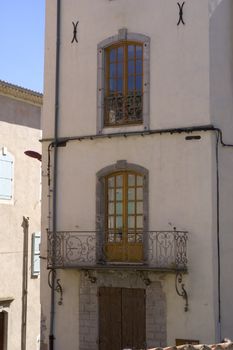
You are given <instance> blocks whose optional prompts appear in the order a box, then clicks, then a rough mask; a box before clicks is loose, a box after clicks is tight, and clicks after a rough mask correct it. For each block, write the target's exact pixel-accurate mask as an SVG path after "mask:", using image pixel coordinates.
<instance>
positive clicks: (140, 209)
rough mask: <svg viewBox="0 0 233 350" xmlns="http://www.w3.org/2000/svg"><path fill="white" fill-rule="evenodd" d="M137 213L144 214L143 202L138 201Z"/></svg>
mask: <svg viewBox="0 0 233 350" xmlns="http://www.w3.org/2000/svg"><path fill="white" fill-rule="evenodd" d="M137 214H143V202H137Z"/></svg>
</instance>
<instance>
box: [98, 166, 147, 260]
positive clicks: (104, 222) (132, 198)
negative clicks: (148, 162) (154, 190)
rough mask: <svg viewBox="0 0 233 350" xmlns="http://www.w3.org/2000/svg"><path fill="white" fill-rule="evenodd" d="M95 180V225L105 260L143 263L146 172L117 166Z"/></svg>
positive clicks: (135, 168)
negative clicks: (96, 223) (96, 197)
mask: <svg viewBox="0 0 233 350" xmlns="http://www.w3.org/2000/svg"><path fill="white" fill-rule="evenodd" d="M97 176H98V178H99V192H98V193H99V195H98V196H99V198H98V202H97V222H98V231H99V232H100V235H102V238H101V241H102V245H103V246H104V252H105V257H106V260H107V261H116V262H120V261H121V262H142V261H143V260H144V258H145V254H144V250H145V249H144V248H145V236H146V232H147V218H148V209H147V207H148V190H147V187H148V172H147V170H146V169H144V168H142V167H140V166H137V165H134V164H128V163H126V162H124V163H120V162H118V163H117V164H116V165H115V166H110V167H107V168H105V169H103V170H102V171H100V172H99V173H98V174H97Z"/></svg>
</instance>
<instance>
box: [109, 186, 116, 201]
mask: <svg viewBox="0 0 233 350" xmlns="http://www.w3.org/2000/svg"><path fill="white" fill-rule="evenodd" d="M114 197H115V196H114V189H109V190H108V200H109V201H114Z"/></svg>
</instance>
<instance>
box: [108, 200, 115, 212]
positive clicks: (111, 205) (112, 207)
mask: <svg viewBox="0 0 233 350" xmlns="http://www.w3.org/2000/svg"><path fill="white" fill-rule="evenodd" d="M108 214H109V215H114V203H108Z"/></svg>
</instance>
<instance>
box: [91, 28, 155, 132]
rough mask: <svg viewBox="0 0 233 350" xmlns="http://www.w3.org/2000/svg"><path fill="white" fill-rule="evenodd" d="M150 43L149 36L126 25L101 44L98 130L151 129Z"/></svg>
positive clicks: (99, 49) (99, 47) (99, 51)
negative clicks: (117, 128) (127, 27)
mask: <svg viewBox="0 0 233 350" xmlns="http://www.w3.org/2000/svg"><path fill="white" fill-rule="evenodd" d="M149 44H150V40H149V38H148V37H147V36H145V35H142V34H135V33H128V32H127V30H126V29H125V28H123V29H121V30H119V33H118V35H116V36H113V37H110V38H108V39H106V40H104V41H102V42H101V43H100V44H99V45H98V121H97V132H98V133H101V132H102V130H103V128H109V127H129V126H133V125H134V126H135V125H136V126H138V127H139V129H140V130H142V129H143V130H146V129H148V128H149V46H150V45H149Z"/></svg>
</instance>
